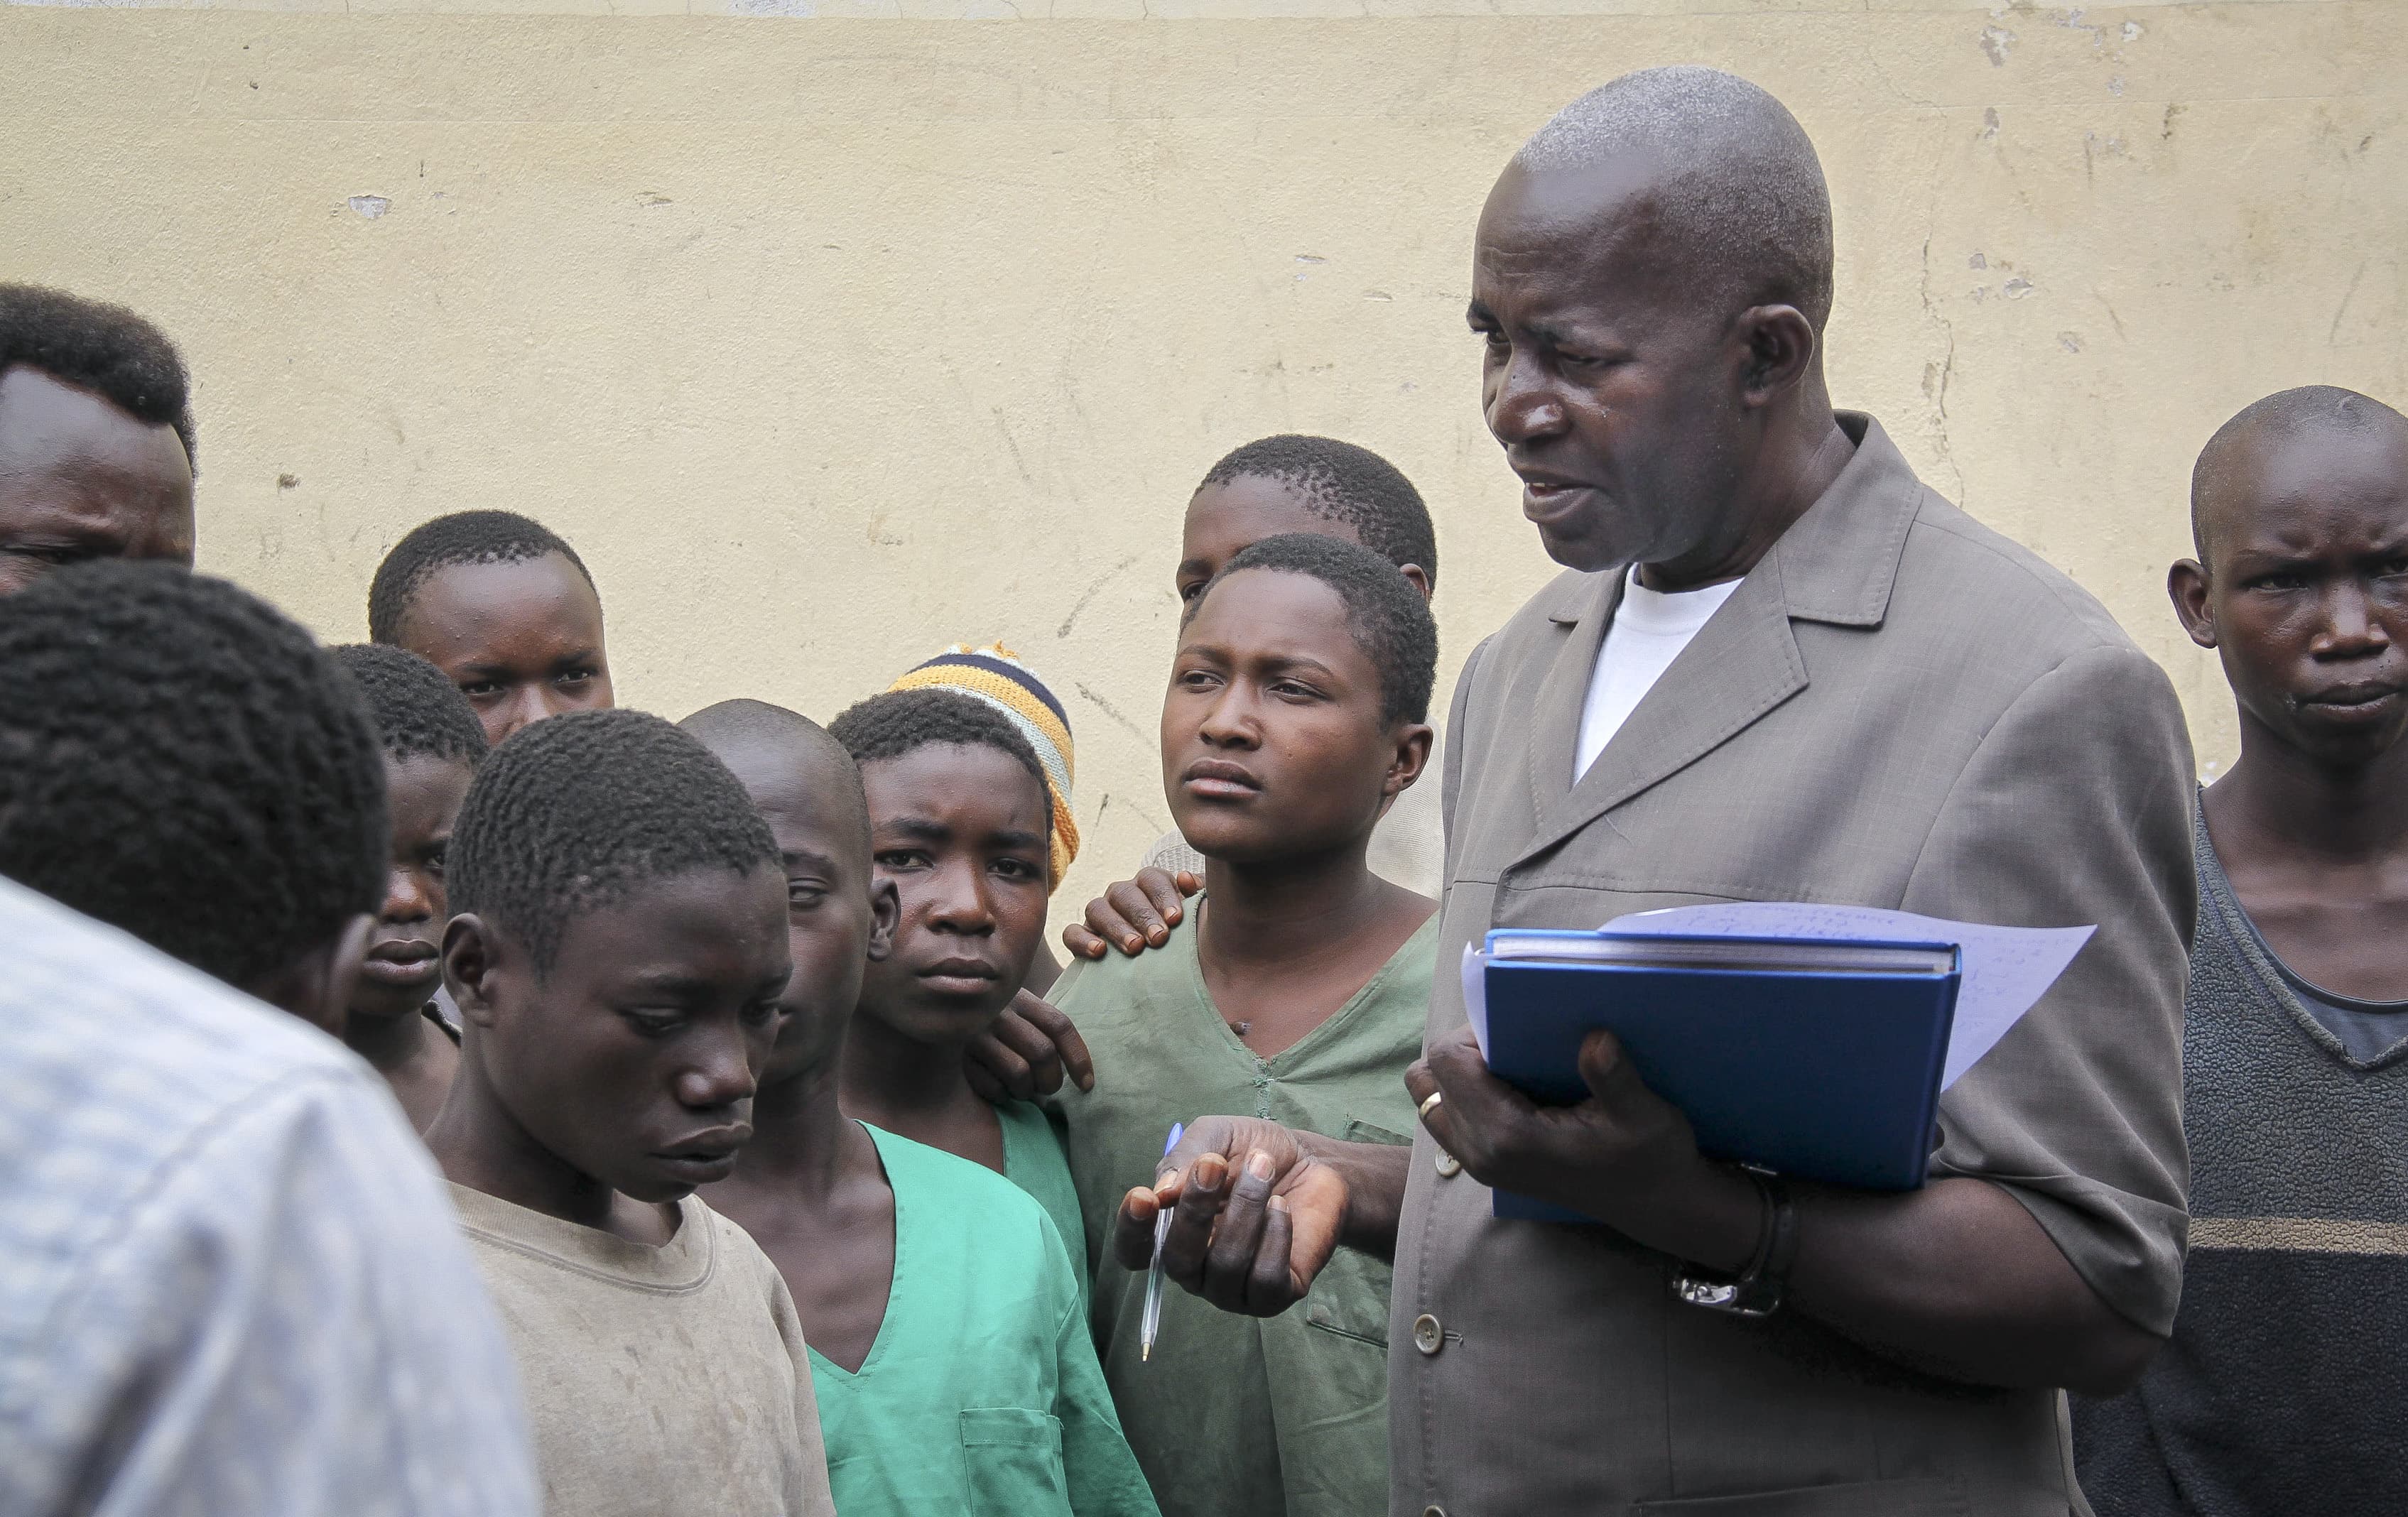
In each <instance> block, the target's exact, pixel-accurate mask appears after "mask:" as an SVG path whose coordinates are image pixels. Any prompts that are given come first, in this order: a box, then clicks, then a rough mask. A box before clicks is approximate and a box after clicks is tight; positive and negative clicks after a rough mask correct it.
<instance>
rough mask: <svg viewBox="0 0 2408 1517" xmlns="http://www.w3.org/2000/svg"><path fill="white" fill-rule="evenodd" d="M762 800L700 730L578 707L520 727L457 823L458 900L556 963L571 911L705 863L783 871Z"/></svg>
mask: <svg viewBox="0 0 2408 1517" xmlns="http://www.w3.org/2000/svg"><path fill="white" fill-rule="evenodd" d="M779 863H780V859H779V853H778V845H777V843H776V841H775V840H774V839H773V838H772V837H770V835H769V824H768V823H767V822H764V821H762V820H761V813H760V812H759V811H758V810H756V809H754V808H753V798H752V797H751V796H750V795H748V794H745V792H744V787H743V786H742V785H741V784H739V783H738V781H737V779H736V776H734V775H733V774H730V773H729V772H728V770H727V766H726V765H724V764H722V763H721V762H720V761H719V760H718V759H717V758H715V757H714V756H712V754H711V752H710V750H709V749H707V748H705V747H703V746H702V744H701V743H700V742H699V741H697V740H696V739H695V737H692V736H691V735H690V734H687V733H684V732H681V731H680V730H679V729H678V728H676V727H674V726H672V725H670V724H669V723H667V722H664V721H662V720H661V719H660V718H659V717H656V716H648V715H646V714H645V713H643V712H641V711H626V710H619V711H573V712H570V713H569V714H567V715H566V716H556V717H553V718H552V720H550V721H548V722H538V723H535V724H534V725H533V726H530V727H524V728H522V729H521V730H519V731H518V732H515V733H512V734H511V735H510V737H509V740H508V741H507V742H504V743H502V744H501V745H500V746H498V747H496V748H495V750H494V751H493V754H492V756H491V757H489V758H487V759H486V760H485V764H484V767H482V768H480V769H479V770H478V771H477V779H476V782H475V783H473V784H471V785H470V786H469V787H468V795H467V798H466V800H464V801H462V802H461V803H460V818H459V820H458V821H457V822H455V823H453V824H452V852H451V856H450V861H449V864H450V872H449V876H448V878H447V880H446V884H447V886H448V888H449V891H450V894H451V905H452V910H454V911H459V912H471V911H473V912H475V913H476V914H478V915H479V916H481V917H485V918H487V919H488V920H490V921H492V922H493V923H495V924H496V925H497V926H499V927H501V928H502V929H503V930H504V931H506V932H508V933H509V934H510V935H511V936H512V937H516V938H517V939H518V940H519V941H520V942H521V943H523V944H524V945H525V946H526V949H527V952H528V953H529V954H530V955H532V957H533V958H534V960H535V966H536V970H537V973H538V974H539V975H540V974H548V973H550V972H551V969H552V964H553V962H554V956H555V955H556V954H557V953H558V952H559V950H560V940H561V937H562V936H563V934H564V933H565V932H566V930H567V926H568V923H569V922H570V920H571V919H573V918H575V917H579V916H582V915H584V914H585V913H587V912H590V911H595V910H598V909H602V908H604V907H609V906H614V905H616V904H618V903H619V902H621V901H623V900H624V899H626V898H627V896H628V895H629V894H632V893H633V892H635V891H636V890H638V889H639V888H641V887H642V886H645V885H647V884H652V883H655V882H657V881H660V880H669V879H673V878H675V877H677V876H679V875H684V874H692V873H694V872H695V871H697V870H702V869H727V870H732V871H734V872H736V873H738V874H741V873H744V872H746V871H748V870H752V869H755V868H759V867H762V866H769V867H772V868H775V867H778V866H779Z"/></svg>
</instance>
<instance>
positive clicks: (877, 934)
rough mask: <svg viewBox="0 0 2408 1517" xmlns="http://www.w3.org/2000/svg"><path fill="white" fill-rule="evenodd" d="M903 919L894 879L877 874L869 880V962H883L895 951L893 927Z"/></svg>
mask: <svg viewBox="0 0 2408 1517" xmlns="http://www.w3.org/2000/svg"><path fill="white" fill-rule="evenodd" d="M902 920H903V897H902V895H901V894H898V893H897V892H896V889H895V881H894V880H889V879H887V878H886V877H885V876H884V875H879V876H876V877H874V878H872V879H871V880H870V881H869V962H870V963H872V964H883V963H885V962H886V956H887V955H888V954H890V953H892V952H895V929H896V926H897V925H898V924H900V923H901V922H902Z"/></svg>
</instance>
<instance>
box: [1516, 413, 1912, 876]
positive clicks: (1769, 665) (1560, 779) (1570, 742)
mask: <svg viewBox="0 0 2408 1517" xmlns="http://www.w3.org/2000/svg"><path fill="white" fill-rule="evenodd" d="M1839 423H1840V426H1841V428H1842V430H1844V431H1845V432H1846V433H1847V434H1848V436H1850V437H1851V438H1853V439H1855V441H1856V454H1855V456H1854V457H1853V458H1851V459H1850V460H1849V461H1848V465H1847V466H1846V467H1845V468H1843V469H1842V470H1841V472H1840V477H1839V478H1838V479H1835V480H1833V481H1832V484H1831V487H1830V489H1828V491H1826V492H1824V494H1823V496H1822V498H1821V499H1819V500H1817V501H1816V502H1815V503H1814V505H1813V508H1810V509H1809V510H1808V511H1807V512H1806V514H1805V515H1803V516H1801V517H1799V519H1798V521H1797V522H1796V523H1795V524H1793V525H1792V526H1791V527H1790V529H1789V530H1788V531H1787V532H1785V533H1784V534H1782V537H1781V540H1780V541H1779V542H1777V543H1775V544H1773V547H1772V551H1770V552H1769V553H1767V554H1766V555H1765V556H1764V561H1763V562H1762V563H1760V564H1758V565H1756V568H1755V570H1754V571H1753V572H1751V573H1750V574H1749V575H1748V576H1747V578H1746V579H1744V580H1741V581H1740V586H1739V588H1738V589H1737V590H1734V591H1732V592H1731V597H1730V599H1728V600H1727V601H1725V602H1724V603H1723V606H1722V608H1721V609H1720V610H1718V611H1716V612H1715V613H1714V614H1713V618H1712V619H1711V620H1709V621H1708V622H1707V623H1706V624H1705V625H1704V626H1703V627H1701V628H1699V631H1698V636H1697V637H1696V639H1695V640H1694V641H1692V642H1691V643H1690V644H1689V646H1688V647H1686V648H1684V649H1683V650H1682V651H1681V656H1680V657H1678V658H1676V659H1674V660H1673V661H1672V665H1671V667H1670V668H1668V669H1666V670H1665V671H1664V677H1663V678H1662V679H1660V680H1657V681H1656V688H1654V689H1653V690H1650V691H1649V692H1648V693H1647V695H1646V698H1645V699H1643V700H1641V702H1640V703H1639V706H1638V708H1636V709H1635V710H1633V711H1632V712H1631V713H1630V719H1629V720H1628V721H1627V722H1626V723H1623V725H1622V730H1621V731H1620V732H1617V733H1615V734H1614V736H1613V741H1612V742H1610V743H1608V744H1606V746H1605V751H1604V752H1602V753H1599V754H1598V758H1597V762H1596V763H1595V764H1593V765H1591V766H1589V771H1588V773H1586V774H1584V775H1583V776H1581V777H1580V781H1579V783H1577V784H1574V783H1573V782H1572V778H1571V769H1572V758H1573V751H1574V749H1575V747H1576V746H1577V744H1578V743H1579V741H1580V722H1581V711H1582V708H1584V706H1585V705H1586V704H1587V701H1588V682H1589V677H1590V675H1591V673H1592V672H1593V671H1594V670H1595V669H1596V667H1597V655H1598V649H1599V648H1600V647H1601V646H1602V645H1603V643H1604V640H1605V633H1606V627H1607V624H1608V623H1611V622H1612V620H1613V610H1614V608H1615V607H1616V606H1617V605H1618V604H1619V603H1620V599H1621V593H1622V580H1623V577H1622V576H1621V575H1620V574H1612V575H1603V574H1601V575H1598V576H1596V577H1595V578H1596V579H1597V580H1599V581H1601V583H1600V584H1599V585H1598V587H1596V588H1595V589H1593V590H1590V591H1589V592H1588V593H1587V596H1586V598H1572V599H1570V600H1568V601H1567V603H1566V604H1567V606H1568V607H1569V608H1570V610H1571V611H1574V612H1577V613H1578V614H1577V616H1576V617H1574V616H1572V615H1571V614H1570V612H1565V613H1557V614H1555V616H1554V617H1553V618H1552V620H1553V621H1554V622H1555V624H1556V625H1557V626H1558V627H1559V628H1561V629H1563V636H1562V637H1561V641H1560V643H1559V644H1558V646H1557V648H1556V650H1555V658H1554V660H1553V661H1552V662H1551V663H1550V664H1549V665H1548V666H1547V669H1546V672H1545V674H1544V676H1543V677H1542V680H1541V684H1540V686H1539V688H1538V690H1537V691H1536V692H1535V693H1534V696H1533V699H1532V701H1531V705H1530V708H1529V710H1530V721H1531V723H1532V732H1531V737H1530V745H1529V747H1530V776H1529V783H1530V794H1531V802H1532V806H1533V809H1534V810H1535V812H1536V821H1535V824H1534V829H1533V832H1532V835H1531V839H1530V842H1529V843H1528V845H1527V847H1525V848H1523V849H1522V850H1521V851H1520V852H1518V853H1517V854H1516V855H1515V862H1516V863H1520V862H1522V861H1525V860H1527V859H1530V858H1534V857H1536V856H1537V855H1539V854H1540V853H1542V852H1545V851H1547V850H1548V849H1551V848H1553V847H1555V845H1556V844H1558V843H1560V842H1562V841H1563V840H1564V839H1565V838H1567V837H1570V836H1571V835H1572V834H1574V833H1576V832H1578V831H1580V830H1581V829H1582V828H1583V827H1585V826H1587V825H1588V824H1589V823H1592V822H1594V821H1596V820H1597V819H1598V818H1599V817H1601V816H1603V815H1604V814H1605V813H1606V812H1608V811H1610V810H1612V809H1613V808H1615V807H1617V806H1620V805H1621V804H1622V803H1623V802H1625V801H1627V800H1629V799H1630V798H1631V797H1632V796H1634V795H1637V794H1640V793H1641V792H1642V791H1644V790H1647V789H1649V788H1650V787H1651V786H1654V785H1657V784H1660V783H1662V782H1663V781H1664V780H1667V779H1669V778H1670V777H1671V776H1672V775H1675V774H1678V773H1679V772H1680V771H1681V770H1683V769H1684V768H1687V767H1688V766H1690V765H1692V764H1695V763H1697V762H1698V760H1699V759H1701V758H1703V757H1705V756H1706V755H1707V754H1708V753H1711V752H1713V751H1714V750H1715V749H1717V748H1719V747H1721V746H1722V745H1723V744H1725V743H1727V742H1728V741H1730V740H1731V739H1732V738H1733V737H1738V736H1739V735H1740V734H1741V733H1742V732H1744V731H1746V730H1747V729H1748V728H1749V727H1751V726H1753V725H1754V724H1755V723H1757V722H1759V721H1762V720H1763V719H1764V717H1765V716H1766V715H1767V714H1768V713H1770V711H1771V710H1772V709H1773V708H1776V707H1778V706H1780V705H1781V704H1782V703H1783V702H1784V701H1786V700H1788V699H1789V698H1790V697H1792V696H1794V695H1796V694H1798V693H1799V691H1801V690H1804V689H1805V688H1806V684H1807V675H1806V661H1805V659H1804V658H1803V656H1801V655H1800V654H1799V651H1798V638H1797V635H1796V634H1795V633H1794V632H1793V631H1792V630H1791V626H1790V623H1791V622H1792V621H1793V620H1796V621H1800V622H1821V623H1829V624H1831V625H1833V626H1843V627H1860V628H1866V629H1872V628H1877V627H1879V626H1880V625H1881V623H1882V619H1883V618H1884V616H1885V615H1886V614H1887V612H1888V608H1889V595H1890V588H1891V586H1892V585H1893V584H1894V583H1895V582H1896V580H1897V578H1898V565H1899V557H1900V555H1901V554H1902V553H1903V552H1904V551H1905V547H1906V537H1907V533H1908V531H1909V530H1910V529H1911V528H1912V527H1913V526H1914V521H1915V518H1916V516H1917V515H1918V514H1919V513H1920V511H1921V508H1922V501H1923V496H1924V494H1925V491H1924V489H1923V486H1922V484H1921V483H1920V482H1919V481H1918V480H1917V479H1915V477H1914V469H1912V468H1911V467H1909V466H1908V465H1907V462H1906V460H1905V458H1904V457H1902V456H1901V455H1900V454H1899V451H1898V448H1897V445H1896V444H1894V443H1892V442H1891V441H1890V440H1889V436H1888V435H1887V434H1886V433H1885V432H1883V431H1882V429H1881V424H1880V423H1879V422H1875V421H1874V420H1873V419H1872V418H1871V417H1870V416H1866V415H1863V414H1861V413H1859V412H1856V411H1842V412H1840V413H1839Z"/></svg>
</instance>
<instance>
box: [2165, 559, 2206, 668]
mask: <svg viewBox="0 0 2408 1517" xmlns="http://www.w3.org/2000/svg"><path fill="white" fill-rule="evenodd" d="M2166 594H2167V595H2168V596H2169V597H2170V598H2171V599H2172V601H2173V603H2174V615H2176V616H2178V617H2180V618H2181V619H2182V624H2183V630H2184V631H2185V632H2187V633H2189V634H2190V640H2191V641H2193V642H2195V643H2197V644H2199V645H2200V647H2201V648H2214V646H2215V608H2214V606H2212V605H2211V604H2209V601H2208V582H2207V565H2204V564H2201V563H2200V561H2199V560H2197V559H2195V558H2178V559H2176V560H2174V566H2173V567H2172V568H2170V569H2168V570H2167V571H2166Z"/></svg>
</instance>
